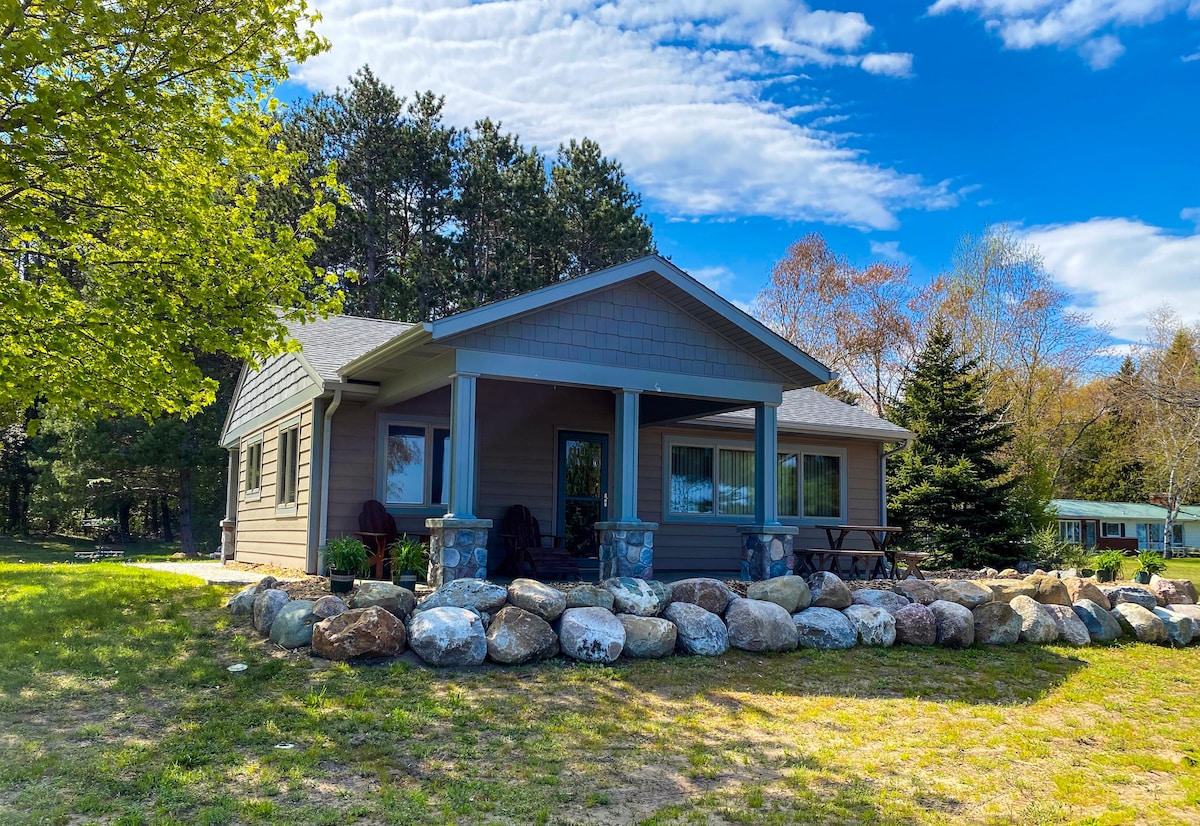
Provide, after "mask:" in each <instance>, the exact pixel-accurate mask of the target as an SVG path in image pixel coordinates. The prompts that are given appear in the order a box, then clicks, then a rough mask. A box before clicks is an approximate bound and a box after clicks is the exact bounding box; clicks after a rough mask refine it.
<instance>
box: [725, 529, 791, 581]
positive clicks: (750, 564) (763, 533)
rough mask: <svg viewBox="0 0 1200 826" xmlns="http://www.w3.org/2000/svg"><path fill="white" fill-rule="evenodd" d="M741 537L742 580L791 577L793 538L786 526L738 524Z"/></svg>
mask: <svg viewBox="0 0 1200 826" xmlns="http://www.w3.org/2000/svg"><path fill="white" fill-rule="evenodd" d="M738 533H739V534H741V535H742V579H743V580H745V581H751V582H752V581H755V580H760V579H771V578H772V577H777V576H784V575H785V574H790V573H791V572H792V570H793V569H794V568H795V567H796V553H795V542H796V540H795V537H796V534H798V533H800V529H799V528H793V527H791V526H788V525H738Z"/></svg>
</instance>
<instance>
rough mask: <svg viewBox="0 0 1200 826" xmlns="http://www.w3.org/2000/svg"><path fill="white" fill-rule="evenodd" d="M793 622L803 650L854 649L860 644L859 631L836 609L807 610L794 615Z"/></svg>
mask: <svg viewBox="0 0 1200 826" xmlns="http://www.w3.org/2000/svg"><path fill="white" fill-rule="evenodd" d="M792 621H793V622H794V623H796V634H797V638H796V642H797V644H798V645H799V646H800V647H801V648H823V649H834V648H853V647H854V646H855V644H856V643H857V642H858V629H856V628H855V627H854V626H853V625H852V624H851V622H850V620H849V619H847V618H846V615H845V614H843V613H842V612H841V611H838V610H837V609H834V608H822V607H820V606H817V607H815V608H806V609H805V610H803V611H800V612H799V613H796V614H793V615H792Z"/></svg>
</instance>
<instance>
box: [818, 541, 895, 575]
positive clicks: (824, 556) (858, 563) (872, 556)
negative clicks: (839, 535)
mask: <svg viewBox="0 0 1200 826" xmlns="http://www.w3.org/2000/svg"><path fill="white" fill-rule="evenodd" d="M796 555H797V558H798V559H799V564H798V565H797V573H799V574H801V575H804V574H815V573H819V572H820V571H829V572H830V573H833V574H837V575H838V576H845V574H844V573H843V569H842V560H849V561H850V578H851V579H859V578H861V579H883V578H884V577H886V576H887V567H886V566H885V565H884V563H885V562H886V559H887V555H886V554H885V553H884V552H883V551H860V550H856V549H854V548H848V549H840V548H838V549H834V548H802V549H800V550H799V551H797V552H796Z"/></svg>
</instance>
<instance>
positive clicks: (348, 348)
mask: <svg viewBox="0 0 1200 826" xmlns="http://www.w3.org/2000/svg"><path fill="white" fill-rule="evenodd" d="M412 326H413V325H412V324H406V323H404V322H402V321H383V320H381V319H377V318H359V317H358V316H350V315H331V316H330V317H329V318H327V319H324V320H322V319H317V320H315V321H313V322H311V323H309V324H297V323H291V324H288V332H289V333H290V334H291V336H292V338H294V339H295V340H296V341H298V342H300V346H301V347H302V348H303V352H304V357H305V358H306V359H308V363H309V364H311V365H312V366H313V369H314V370H316V371H317V373H318V375H320V377H321V378H322V379H323V380H325V381H337V380H338V375H337V371H338V370H339V369H340V368H342V367H344V366H345V365H347V364H349V363H350V362H352V361H354V359H356V358H358V357H359V356H361V355H363V354H364V353H369V352H370V351H371V350H374V349H375V348H376V347H379V346H380V345H382V344H386V343H387V342H389V341H391V340H392V339H393V338H395V337H396V336H398V335H400V334H401V333H403V332H404V331H405V330H407V329H409V328H410V327H412Z"/></svg>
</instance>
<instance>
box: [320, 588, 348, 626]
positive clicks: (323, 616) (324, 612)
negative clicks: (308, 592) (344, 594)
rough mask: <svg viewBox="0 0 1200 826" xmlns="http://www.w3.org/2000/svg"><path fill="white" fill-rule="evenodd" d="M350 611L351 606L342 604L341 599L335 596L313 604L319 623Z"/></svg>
mask: <svg viewBox="0 0 1200 826" xmlns="http://www.w3.org/2000/svg"><path fill="white" fill-rule="evenodd" d="M349 610H350V606H349V605H347V604H346V603H344V602H342V599H341V597H335V596H334V595H333V594H329V595H328V596H323V597H321V598H320V599H319V600H317V601H316V602H314V603H313V616H314V617H316V618H317V622H320V621H321V620H327V619H329V618H330V617H336V616H337V615H338V614H344V613H346V612H347V611H349Z"/></svg>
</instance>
